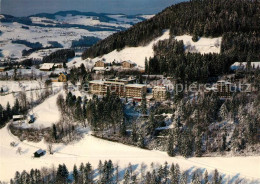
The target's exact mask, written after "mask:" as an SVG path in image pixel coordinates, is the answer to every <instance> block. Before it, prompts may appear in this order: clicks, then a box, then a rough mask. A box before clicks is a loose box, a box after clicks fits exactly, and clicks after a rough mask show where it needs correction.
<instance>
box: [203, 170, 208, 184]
mask: <svg viewBox="0 0 260 184" xmlns="http://www.w3.org/2000/svg"><path fill="white" fill-rule="evenodd" d="M208 182H209V175H208V171H207V170H206V171H205V174H204V183H205V184H207V183H208Z"/></svg>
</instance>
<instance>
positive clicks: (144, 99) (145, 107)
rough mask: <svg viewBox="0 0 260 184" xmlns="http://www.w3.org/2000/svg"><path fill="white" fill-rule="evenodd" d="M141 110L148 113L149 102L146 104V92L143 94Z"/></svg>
mask: <svg viewBox="0 0 260 184" xmlns="http://www.w3.org/2000/svg"><path fill="white" fill-rule="evenodd" d="M141 112H142V113H143V114H147V104H146V93H145V92H144V93H143V94H142V101H141Z"/></svg>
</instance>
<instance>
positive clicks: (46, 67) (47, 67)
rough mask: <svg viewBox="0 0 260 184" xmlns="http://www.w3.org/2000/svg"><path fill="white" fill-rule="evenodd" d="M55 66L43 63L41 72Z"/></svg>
mask: <svg viewBox="0 0 260 184" xmlns="http://www.w3.org/2000/svg"><path fill="white" fill-rule="evenodd" d="M53 66H54V63H43V64H42V66H41V68H40V70H50V69H52V67H53Z"/></svg>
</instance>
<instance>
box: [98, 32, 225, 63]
mask: <svg viewBox="0 0 260 184" xmlns="http://www.w3.org/2000/svg"><path fill="white" fill-rule="evenodd" d="M169 38H170V31H169V30H165V31H164V33H163V34H162V36H160V37H158V38H156V39H154V40H153V41H151V42H150V43H149V44H147V45H146V46H139V47H125V48H124V49H122V50H120V51H117V50H114V51H112V52H110V53H108V54H105V55H103V56H100V57H96V58H94V59H93V61H94V62H95V61H98V60H100V59H101V58H103V59H105V60H106V62H108V63H111V62H113V61H114V60H116V61H127V60H130V61H134V62H135V63H136V64H137V65H138V66H141V67H144V63H145V58H147V59H149V58H150V57H153V56H154V51H153V45H154V44H156V43H157V42H159V41H160V40H165V39H169ZM175 39H176V40H178V41H181V40H182V41H183V43H184V46H185V49H186V51H187V52H198V53H202V54H205V53H220V45H221V41H222V38H221V37H218V38H204V37H202V38H200V39H199V40H198V41H197V42H193V41H192V36H189V35H183V36H176V37H175Z"/></svg>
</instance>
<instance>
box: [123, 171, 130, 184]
mask: <svg viewBox="0 0 260 184" xmlns="http://www.w3.org/2000/svg"><path fill="white" fill-rule="evenodd" d="M129 182H130V173H129V171H128V169H127V170H126V171H125V174H124V182H123V183H124V184H129Z"/></svg>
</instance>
